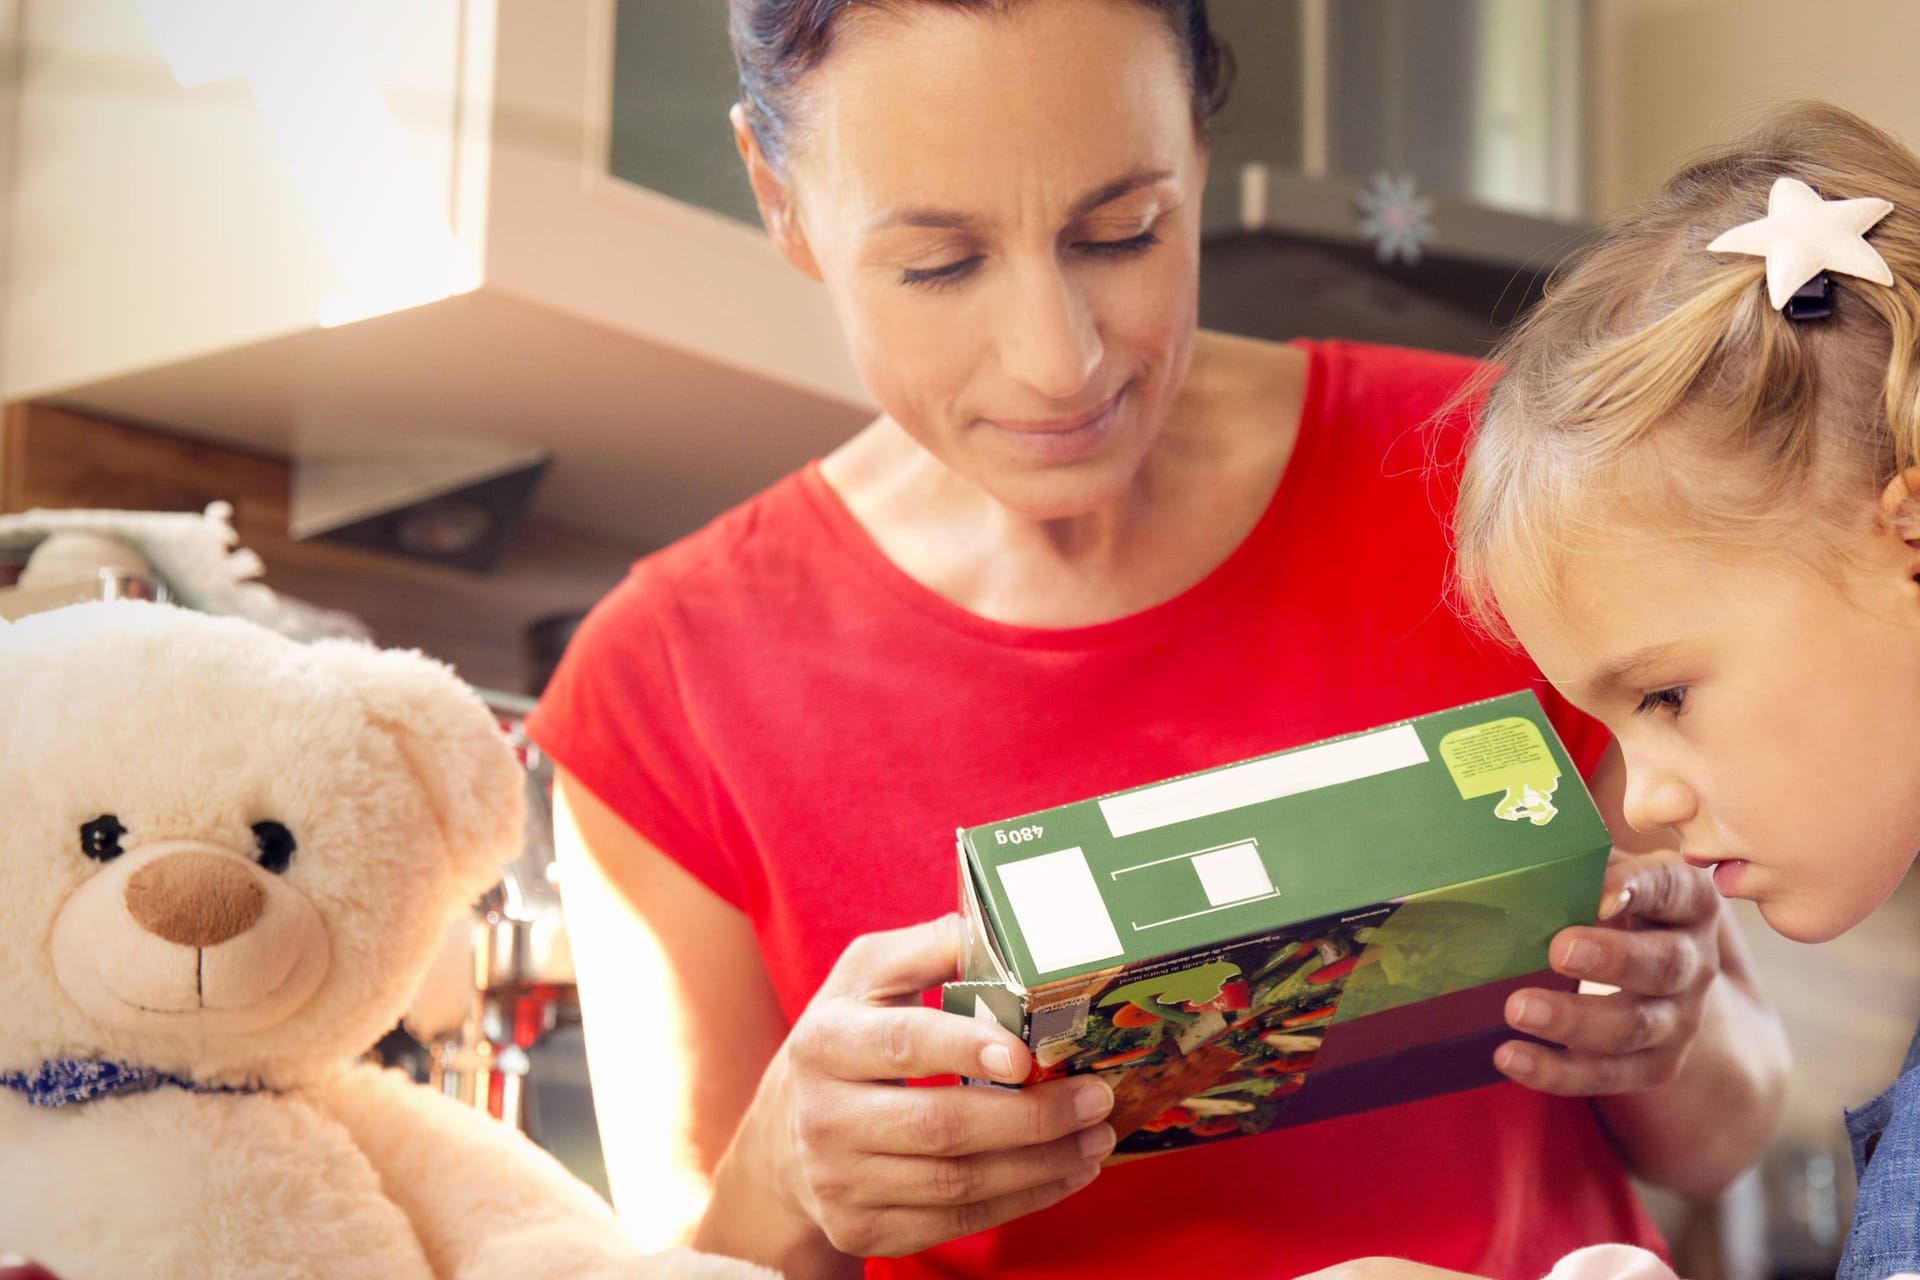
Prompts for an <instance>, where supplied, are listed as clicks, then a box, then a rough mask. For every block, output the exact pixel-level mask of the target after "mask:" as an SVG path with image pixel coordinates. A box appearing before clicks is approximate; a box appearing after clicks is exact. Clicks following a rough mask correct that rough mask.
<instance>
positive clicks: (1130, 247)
mask: <svg viewBox="0 0 1920 1280" xmlns="http://www.w3.org/2000/svg"><path fill="white" fill-rule="evenodd" d="M1159 243H1160V237H1159V236H1157V235H1155V234H1153V232H1151V231H1142V232H1141V233H1140V234H1139V235H1137V236H1128V237H1127V238H1126V239H1125V240H1082V241H1080V242H1079V243H1078V244H1076V245H1075V246H1074V248H1076V249H1078V250H1080V252H1082V253H1090V254H1092V255H1093V256H1094V257H1096V258H1130V257H1132V256H1133V255H1135V254H1137V253H1145V252H1146V251H1147V250H1148V249H1151V248H1153V246H1154V245H1157V244H1159Z"/></svg>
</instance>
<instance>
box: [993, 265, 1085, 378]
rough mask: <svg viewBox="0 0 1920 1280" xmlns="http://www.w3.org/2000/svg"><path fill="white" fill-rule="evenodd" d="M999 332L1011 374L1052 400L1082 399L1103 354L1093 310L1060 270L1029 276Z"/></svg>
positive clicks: (1036, 271) (1013, 295) (1014, 293)
mask: <svg viewBox="0 0 1920 1280" xmlns="http://www.w3.org/2000/svg"><path fill="white" fill-rule="evenodd" d="M1001 331H1002V333H1003V335H1004V337H1003V338H1002V341H1001V361H1002V363H1003V364H1004V366H1005V368H1006V371H1007V373H1008V375H1009V376H1011V377H1012V378H1013V379H1014V380H1015V381H1016V382H1018V383H1020V384H1021V385H1022V386H1025V387H1028V388H1031V389H1032V390H1033V391H1034V392H1036V393H1037V394H1039V395H1040V396H1043V397H1045V398H1046V399H1048V400H1054V401H1071V400H1074V399H1076V398H1077V397H1079V396H1080V394H1081V393H1082V392H1083V391H1085V390H1086V387H1087V384H1088V382H1089V381H1091V380H1092V378H1093V373H1094V370H1096V369H1098V368H1099V367H1100V358H1101V356H1102V355H1103V354H1104V351H1103V347H1102V343H1101V341H1100V331H1099V326H1098V325H1097V324H1095V323H1094V318H1093V312H1092V308H1091V307H1090V306H1089V305H1088V301H1087V299H1086V297H1085V296H1084V295H1083V294H1082V293H1081V291H1080V290H1078V289H1076V288H1075V287H1074V286H1073V283H1072V281H1070V280H1069V279H1067V277H1066V275H1065V273H1063V272H1062V271H1061V270H1060V269H1059V267H1058V266H1049V267H1046V268H1039V267H1036V268H1034V269H1033V270H1032V271H1031V272H1028V273H1026V275H1025V277H1024V278H1023V279H1022V280H1021V283H1020V287H1018V288H1016V289H1014V290H1013V291H1012V293H1011V297H1010V299H1009V305H1008V308H1007V313H1006V314H1005V315H1004V316H1002V317H1001Z"/></svg>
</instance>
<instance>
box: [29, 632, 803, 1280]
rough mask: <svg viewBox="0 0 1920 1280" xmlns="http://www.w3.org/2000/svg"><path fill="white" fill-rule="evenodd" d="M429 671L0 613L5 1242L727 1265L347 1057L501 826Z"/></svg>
mask: <svg viewBox="0 0 1920 1280" xmlns="http://www.w3.org/2000/svg"><path fill="white" fill-rule="evenodd" d="M521 796H522V784H521V775H520V772H519V765H518V763H517V762H516V760H515V759H514V757H513V754H512V752H511V750H510V749H509V747H508V745H507V743H506V741H505V738H504V735H502V734H501V732H500V731H499V729H498V727H497V725H496V724H495V722H494V719H493V717H492V715H491V713H489V712H488V711H487V709H486V707H485V706H484V705H483V704H482V703H481V702H480V700H479V699H478V698H477V697H476V696H475V695H474V694H473V693H472V691H471V690H469V689H468V688H467V687H466V686H465V685H463V684H462V683H461V682H460V681H459V680H458V678H457V677H456V676H455V675H454V674H453V672H452V671H451V670H449V669H448V668H446V667H445V666H443V665H441V664H439V663H437V662H434V661H433V660H431V659H428V658H426V657H424V656H422V655H420V654H418V653H413V652H400V651H394V650H382V649H378V648H375V647H373V646H371V645H367V644H364V643H361V642H358V641H344V640H326V641H321V642H318V643H314V644H300V643H297V642H295V641H293V640H291V639H288V638H286V637H283V636H281V635H279V634H276V633H275V632H273V631H270V630H267V629H266V628H264V627H261V626H259V625H257V624H255V623H252V622H248V621H245V620H242V619H239V618H233V617H216V616H212V615H209V614H203V613H196V612H192V611H189V610H186V609H182V608H177V607H174V606H169V605H162V604H147V603H133V602H119V603H111V604H106V603H95V604H82V605H75V606H70V607H67V608H62V609H57V610H52V611H50V612H47V613H43V614H38V615H34V616H30V617H27V618H25V619H23V620H21V621H18V622H15V623H12V624H4V623H0V1254H7V1253H13V1254H19V1255H24V1256H25V1257H28V1258H32V1259H34V1260H35V1261H37V1262H39V1263H41V1264H42V1265H44V1266H45V1267H47V1268H49V1269H50V1270H51V1271H53V1272H54V1273H55V1274H57V1275H58V1276H60V1277H61V1280H125V1278H126V1277H132V1276H140V1277H145V1278H149V1280H188V1278H191V1280H228V1278H233V1280H238V1278H239V1277H247V1280H280V1278H285V1280H293V1278H294V1277H300V1278H302V1280H308V1278H313V1277H326V1278H327V1280H361V1278H362V1277H364V1278H366V1280H373V1278H374V1277H378V1278H379V1280H429V1278H430V1277H431V1278H434V1280H446V1278H448V1277H460V1278H461V1280H492V1278H494V1277H498V1278H500V1280H506V1278H507V1277H512V1278H513V1280H542V1278H545V1277H553V1278H555V1280H558V1278H559V1277H568V1278H569V1280H580V1278H582V1277H591V1278H593V1280H603V1278H604V1280H613V1278H615V1277H633V1278H636V1280H652V1278H654V1277H662V1278H672V1277H682V1276H684V1277H690V1278H703V1280H704V1278H706V1277H712V1278H713V1280H725V1278H733V1280H742V1278H746V1277H761V1278H768V1277H772V1276H773V1273H772V1272H769V1271H766V1270H765V1269H763V1268H760V1267H755V1266H749V1265H748V1264H746V1263H741V1262H734V1261H731V1260H725V1259H719V1258H713V1257H709V1256H707V1255H702V1254H695V1253H692V1252H689V1251H685V1250H676V1251H674V1252H672V1253H669V1254H662V1255H653V1256H648V1255H646V1254H644V1253H643V1252H641V1251H640V1250H639V1249H638V1248H637V1247H636V1246H634V1245H633V1244H632V1243H631V1242H630V1241H629V1240H628V1238H627V1237H626V1236H625V1235H624V1234H623V1233H622V1232H621V1230H620V1228H619V1226H618V1224H617V1223H616V1221H615V1219H614V1217H613V1215H612V1212H611V1210H610V1209H608V1208H607V1206H606V1205H605V1203H604V1202H603V1201H602V1200H600V1198H599V1197H598V1196H596V1195H595V1194H594V1193H593V1192H592V1191H591V1190H589V1189H588V1188H587V1187H586V1186H585V1185H584V1184H582V1183H580V1182H578V1181H577V1180H575V1179H574V1178H573V1177H572V1176H571V1175H570V1174H569V1173H568V1172H567V1171H566V1170H565V1169H564V1168H563V1167H562V1166H561V1165H560V1164H559V1163H558V1162H557V1161H555V1160H554V1159H552V1158H551V1157H549V1156H548V1155H547V1154H546V1153H545V1152H543V1151H541V1150H540V1149H539V1148H538V1147H536V1146H535V1145H534V1144H533V1143H532V1142H530V1141H528V1140H527V1139H526V1138H525V1137H523V1136H522V1135H521V1134H519V1133H518V1132H516V1131H514V1130H512V1129H510V1128H509V1127H507V1126H505V1125H503V1124H500V1123H499V1122H497V1121H494V1120H492V1119H491V1118H490V1117H487V1116H485V1115H483V1114H480V1113H478V1112H476V1111H474V1110H472V1109H471V1108H468V1107H465V1106H462V1105H461V1104H459V1103H457V1102H455V1101H453V1100H451V1099H448V1098H446V1097H444V1096H442V1095H441V1094H440V1093H438V1092H437V1091H435V1090H432V1089H429V1088H427V1087H425V1086H423V1085H419V1084H416V1083H414V1082H413V1081H412V1080H411V1079H410V1078H408V1077H407V1076H405V1075H403V1074H402V1073H400V1072H397V1071H392V1070H384V1069H381V1068H378V1067H375V1066H373V1065H371V1064H369V1063H368V1062H366V1061H365V1054H366V1051H367V1049H368V1048H369V1047H370V1046H372V1045H373V1044H374V1043H375V1042H376V1041H377V1040H378V1039H379V1038H380V1036H381V1035H382V1034H383V1033H384V1032H386V1031H387V1030H388V1029H390V1028H391V1027H393V1026H394V1025H395V1023H396V1022H397V1021H398V1019H399V1016H400V1014H401V1012H402V1011H403V1010H404V1008H405V1007H406V1005H407V1002H408V999H409V996H410V995H411V994H412V990H413V987H414V984H415V983H416V981H417V980H418V979H419V977H420V975H421V974H422V972H423V971H424V970H425V969H426V967H427V966H428V964H429V963H430V962H431V960H432V958H433V955H434V953H435V950H436V948H437V947H438V946H439V944H440V940H441V938H442V932H443V926H444V924H445V922H446V921H447V919H448V918H449V916H450V913H452V912H454V911H460V910H465V909H467V908H468V907H469V905H470V904H471V903H472V902H473V900H474V899H475V898H476V897H477V896H478V895H480V894H481V893H482V892H483V891H484V890H485V889H487V888H488V887H489V886H491V885H492V884H493V883H494V882H495V881H496V880H497V879H498V876H499V869H500V863H501V862H502V860H503V859H505V858H507V857H510V856H511V855H512V854H513V853H514V851H515V849H516V848H517V845H518V842H519V840H520V837H521V826H520V824H521V812H522V810H521V806H522V799H521Z"/></svg>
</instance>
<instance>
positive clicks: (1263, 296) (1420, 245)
mask: <svg viewBox="0 0 1920 1280" xmlns="http://www.w3.org/2000/svg"><path fill="white" fill-rule="evenodd" d="M1214 14H1215V19H1216V23H1217V25H1218V26H1219V28H1220V31H1221V35H1222V36H1223V37H1224V38H1225V39H1226V41H1227V42H1228V44H1229V46H1230V47H1231V48H1232V49H1233V51H1234V54H1235V58H1236V61H1237V63H1238V67H1239V75H1238V78H1237V80H1236V83H1235V87H1234V98H1233V100H1232V101H1230V103H1229V106H1228V109H1227V112H1226V115H1225V117H1224V119H1223V120H1222V122H1221V126H1220V132H1219V136H1218V138H1217V139H1216V142H1215V146H1214V157H1213V159H1214V167H1213V173H1212V177H1211V180H1210V183H1209V187H1208V192H1207V200H1206V223H1205V236H1206V249H1205V253H1204V255H1203V260H1202V272H1203V277H1204V280H1203V288H1202V294H1201V297H1202V319H1203V321H1204V322H1206V323H1208V324H1210V325H1213V326H1216V327H1219V328H1224V329H1229V330H1232V331H1235V332H1242V333H1251V334H1256V335H1259V336H1263V337H1272V338H1290V337H1296V336H1307V335H1313V336H1340V337H1351V338H1360V339H1367V340H1373V341H1385V342H1397V343H1402V344H1405V345H1414V346H1425V347H1435V348H1439V349H1442V350H1453V351H1460V352H1463V353H1468V354H1480V353H1483V352H1484V351H1485V350H1486V349H1487V347H1488V346H1489V345H1490V344H1491V343H1492V341H1493V340H1494V338H1495V337H1496V336H1497V334H1498V332H1499V331H1500V329H1501V328H1503V327H1504V326H1505V325H1506V324H1508V323H1509V322H1511V320H1512V319H1513V317H1514V316H1515V315H1517V314H1518V313H1519V312H1520V311H1521V310H1523V309H1524V308H1525V307H1526V306H1527V305H1528V304H1530V303H1531V302H1532V301H1533V300H1534V299H1535V298H1537V297H1538V295H1539V288H1540V284H1541V282H1542V280H1544V278H1545V276H1546V274H1547V273H1548V272H1549V271H1550V270H1551V268H1552V267H1553V266H1554V265H1555V264H1556V263H1558V262H1559V261H1560V260H1561V259H1562V258H1564V257H1565V256H1566V254H1567V253H1568V252H1570V251H1571V250H1572V249H1574V248H1575V247H1577V246H1578V245H1579V244H1580V243H1581V242H1582V241H1583V240H1584V239H1585V238H1586V237H1587V236H1588V235H1589V234H1590V227H1589V225H1588V223H1587V221H1586V217H1587V213H1588V207H1589V204H1588V200H1589V197H1588V190H1589V187H1590V176H1591V163H1590V156H1591V151H1592V145H1593V144H1592V141H1591V139H1592V130H1591V128H1590V121H1589V112H1588V110H1587V102H1588V99H1589V93H1590V90H1589V81H1590V73H1589V62H1590V58H1589V50H1590V49H1591V47H1592V40H1591V38H1590V33H1591V17H1592V15H1591V13H1590V11H1589V7H1588V0H1564V2H1562V0H1556V2H1555V3H1540V0H1215V3H1214Z"/></svg>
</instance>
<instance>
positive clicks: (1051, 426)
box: [982, 388, 1127, 462]
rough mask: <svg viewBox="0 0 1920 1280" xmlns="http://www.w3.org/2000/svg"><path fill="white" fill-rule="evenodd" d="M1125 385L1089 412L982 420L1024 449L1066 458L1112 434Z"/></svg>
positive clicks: (1042, 457)
mask: <svg viewBox="0 0 1920 1280" xmlns="http://www.w3.org/2000/svg"><path fill="white" fill-rule="evenodd" d="M1126 397H1127V392H1126V389H1125V388H1122V389H1121V390H1120V391H1118V392H1116V393H1114V395H1113V396H1111V397H1110V398H1108V399H1107V401H1106V402H1105V403H1103V404H1101V405H1099V406H1097V407H1096V408H1094V409H1091V410H1088V411H1087V412H1085V413H1079V414H1073V415H1070V416H1065V417H1059V418H986V419H982V421H983V422H984V423H985V425H987V426H988V427H991V428H992V429H993V430H994V431H995V432H996V433H997V434H998V435H999V436H1000V437H1001V439H1003V440H1006V441H1008V442H1009V443H1011V444H1012V445H1013V446H1014V447H1015V448H1017V449H1019V450H1020V451H1022V452H1023V453H1027V454H1029V455H1031V456H1033V457H1036V458H1039V459H1040V460H1042V461H1046V462H1063V461H1068V460H1071V459H1073V458H1078V457H1081V456H1082V455H1084V454H1087V453H1091V452H1092V451H1093V450H1094V449H1097V448H1098V447H1099V446H1100V445H1101V444H1102V443H1103V442H1104V441H1105V440H1106V438H1107V437H1108V436H1109V435H1111V434H1112V432H1113V426H1114V424H1115V423H1116V422H1118V421H1119V419H1120V407H1121V405H1122V404H1124V403H1125V401H1126Z"/></svg>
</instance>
